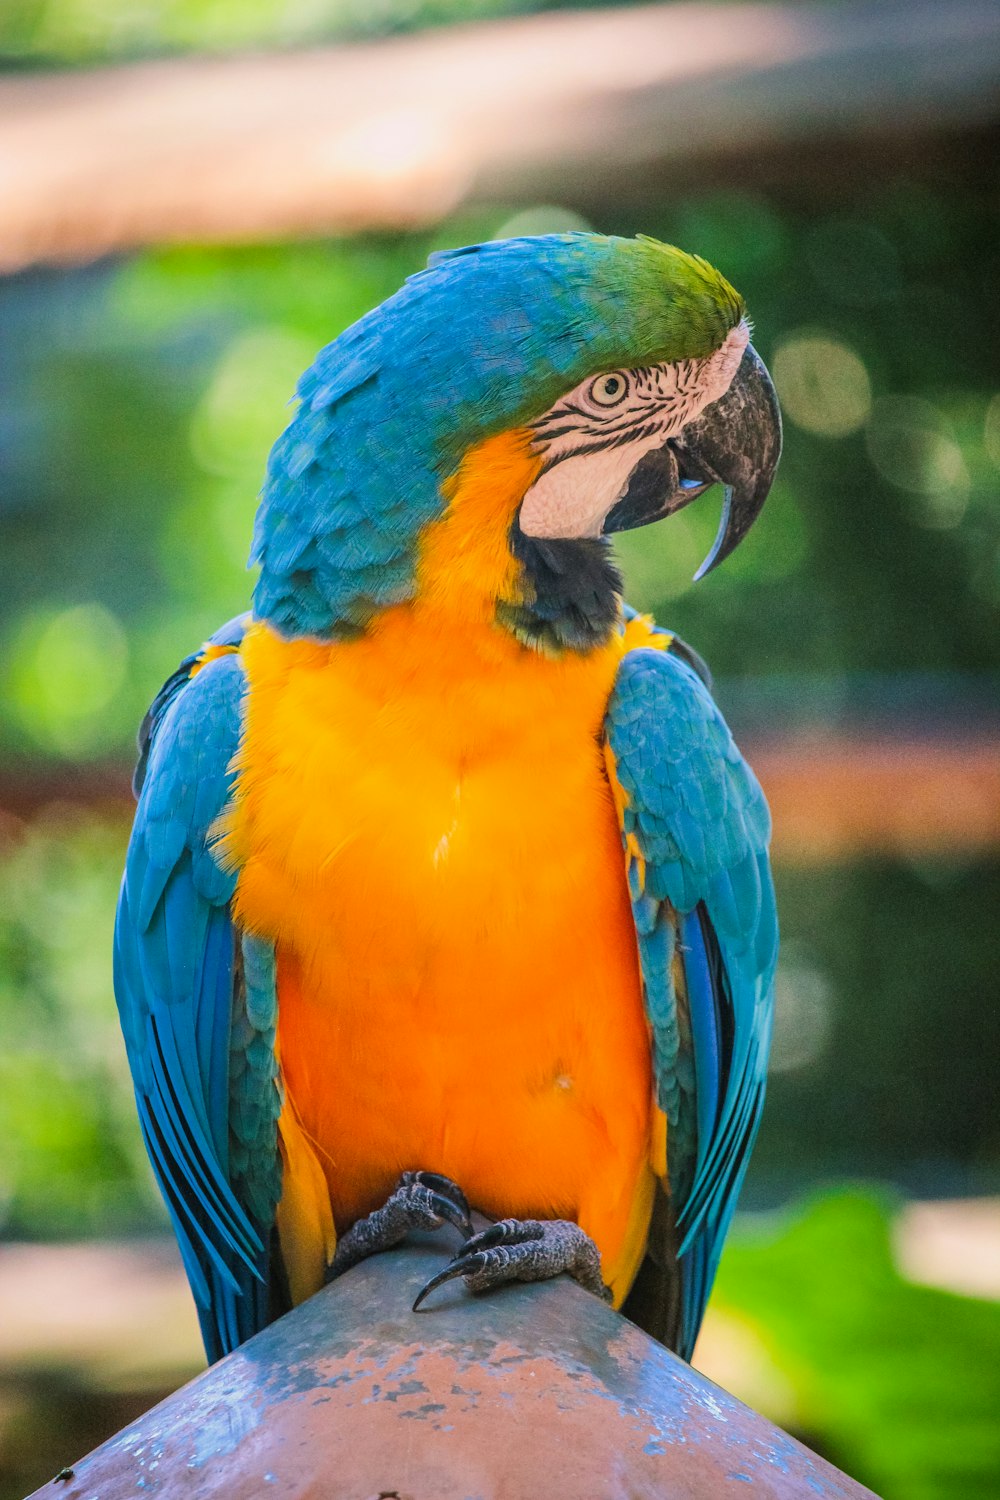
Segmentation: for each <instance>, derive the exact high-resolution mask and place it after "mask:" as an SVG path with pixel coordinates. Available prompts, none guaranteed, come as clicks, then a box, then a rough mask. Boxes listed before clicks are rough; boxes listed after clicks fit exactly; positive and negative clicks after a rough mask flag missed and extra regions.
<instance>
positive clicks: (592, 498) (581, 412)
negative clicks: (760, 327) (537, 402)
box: [520, 321, 750, 537]
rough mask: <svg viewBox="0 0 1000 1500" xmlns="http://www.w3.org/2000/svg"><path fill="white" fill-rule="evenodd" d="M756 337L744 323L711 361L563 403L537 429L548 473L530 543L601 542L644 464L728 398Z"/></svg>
mask: <svg viewBox="0 0 1000 1500" xmlns="http://www.w3.org/2000/svg"><path fill="white" fill-rule="evenodd" d="M749 338H750V330H749V328H748V326H747V324H746V322H745V321H744V322H741V323H739V324H737V326H736V327H735V328H732V329H730V331H729V333H728V334H727V335H726V338H725V341H724V342H723V343H722V344H721V345H720V347H719V348H718V349H716V351H715V353H714V354H710V355H708V356H707V357H706V358H705V359H681V360H678V361H677V363H676V364H663V365H647V366H645V367H644V368H641V369H636V370H611V371H608V372H607V373H606V374H603V375H596V376H591V377H590V378H589V379H588V380H585V381H584V382H583V383H582V384H581V385H578V386H576V387H575V388H574V389H573V390H572V391H570V392H569V393H568V394H567V395H565V396H562V397H560V399H559V400H558V401H557V402H556V403H555V405H554V406H553V407H551V408H550V409H549V410H548V411H547V412H546V413H545V415H544V416H543V417H540V418H539V419H538V421H537V422H535V423H534V429H533V430H534V434H535V447H536V449H537V450H538V452H539V453H541V455H542V458H543V464H544V467H543V469H542V472H541V474H540V475H539V476H538V478H537V479H536V480H535V483H534V484H533V485H532V486H531V489H530V490H528V492H527V494H526V495H525V497H524V499H523V501H522V502H521V512H520V526H521V530H522V531H523V532H524V534H525V536H537V537H579V536H600V534H601V528H602V526H603V525H604V520H605V517H606V516H607V514H608V512H609V510H611V508H612V506H613V505H615V504H617V502H618V501H619V500H620V499H621V498H622V496H623V494H624V493H625V490H626V488H627V486H628V480H629V476H630V475H631V473H632V470H633V469H634V468H635V466H636V464H637V463H638V462H639V460H640V459H641V458H643V457H644V455H645V454H647V453H649V452H650V451H651V450H652V449H653V448H662V446H663V444H664V443H665V442H666V440H667V439H668V438H671V437H675V436H676V435H677V433H679V432H680V431H681V429H682V428H683V427H686V426H687V424H688V423H689V422H692V421H693V420H694V419H695V417H698V416H700V415H701V413H702V411H704V409H705V407H706V406H710V405H711V403H712V402H713V401H718V399H719V397H720V396H724V395H725V393H726V391H727V390H728V389H729V387H730V385H731V383H732V379H733V376H734V375H735V374H736V371H737V370H738V369H739V364H740V360H741V359H742V358H743V351H744V350H745V349H746V346H747V343H748V341H749Z"/></svg>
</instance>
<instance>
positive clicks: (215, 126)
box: [0, 0, 1000, 1500]
mask: <svg viewBox="0 0 1000 1500" xmlns="http://www.w3.org/2000/svg"><path fill="white" fill-rule="evenodd" d="M527 12H539V13H538V14H527ZM474 21H475V22H477V24H471V23H472V22H474ZM455 23H460V24H455ZM998 28H1000V18H998V13H997V10H996V7H995V6H994V5H992V4H990V5H987V4H977V3H972V0H956V3H953V4H935V5H927V4H923V3H919V4H915V5H895V4H888V5H875V4H864V5H858V4H839V3H832V0H831V3H828V4H816V5H809V6H806V5H773V6H772V5H754V4H741V3H731V4H727V5H709V4H692V5H689V4H679V5H655V6H647V7H640V8H635V7H619V8H614V7H611V8H609V7H607V6H604V7H601V8H587V7H586V6H581V7H578V8H571V7H569V6H559V5H557V4H555V3H553V4H540V3H535V0H378V3H375V0H254V3H253V4H247V3H244V0H184V3H182V4H173V3H161V0H152V3H147V0H143V3H138V0H8V3H7V4H5V5H3V6H0V265H2V266H4V267H6V268H7V274H6V275H0V556H2V558H3V564H4V587H3V590H2V591H0V845H2V849H0V1140H2V1142H3V1149H2V1150H0V1235H2V1237H3V1240H4V1242H5V1243H4V1244H3V1245H2V1246H0V1497H3V1500H8V1497H14V1496H18V1495H20V1494H22V1493H23V1492H24V1490H25V1489H27V1488H30V1486H31V1484H32V1483H35V1482H40V1481H41V1480H42V1479H43V1478H45V1477H46V1476H47V1474H48V1472H49V1469H48V1467H47V1464H48V1453H47V1450H45V1449H44V1446H43V1444H42V1442H41V1438H40V1434H43V1433H44V1432H46V1431H49V1430H51V1429H52V1428H53V1426H57V1427H60V1428H61V1429H63V1430H65V1431H67V1432H69V1431H70V1430H72V1433H73V1437H74V1440H73V1442H72V1444H70V1446H72V1447H73V1448H74V1449H75V1450H77V1451H83V1450H84V1449H86V1448H88V1447H90V1446H91V1445H92V1444H93V1443H94V1442H96V1441H97V1440H98V1439H99V1438H101V1437H102V1436H104V1435H105V1434H106V1433H108V1432H110V1431H113V1430H114V1429H116V1428H117V1427H119V1426H121V1425H122V1423H123V1422H124V1421H125V1420H126V1419H127V1418H129V1417H131V1416H134V1415H136V1414H137V1413H138V1411H139V1410H141V1409H143V1407H144V1406H145V1405H148V1404H149V1403H150V1401H152V1400H153V1399H154V1398H155V1397H157V1396H158V1395H160V1394H162V1393H163V1392H164V1391H165V1390H166V1389H167V1388H168V1387H169V1386H170V1385H172V1384H174V1383H176V1382H177V1381H178V1380H179V1379H180V1378H181V1377H182V1376H183V1375H184V1374H186V1373H187V1372H188V1371H189V1370H190V1369H191V1368H192V1367H193V1362H194V1361H195V1359H196V1357H197V1355H196V1348H197V1346H196V1337H195V1334H194V1319H193V1312H192V1310H191V1309H190V1307H189V1305H188V1303H187V1301H186V1300H185V1298H184V1296H183V1295H182V1289H181V1287H180V1282H179V1279H178V1278H179V1270H178V1267H177V1264H176V1258H175V1253H174V1251H173V1249H172V1247H170V1246H168V1245H167V1244H166V1242H165V1241H160V1240H159V1239H158V1238H155V1237H156V1236H159V1235H161V1234H162V1233H163V1232H165V1229H166V1226H165V1223H164V1219H163V1213H162V1208H161V1205H160V1203H159V1199H158V1197H157V1195H156V1193H155V1190H154V1189H153V1187H152V1184H151V1182H150V1178H149V1173H148V1168H147V1166H146V1162H145V1157H144V1154H143V1151H142V1147H141V1144H140V1142H139V1139H138V1130H137V1126H136V1121H135V1113H134V1106H133V1103H132V1098H131V1088H130V1083H129V1079H128V1073H127V1069H126V1066H125V1060H124V1055H123V1050H122V1046H121V1040H120V1036H119V1033H118V1028H117V1021H116V1018H115V1014H114V1006H113V1001H112V996H111V974H110V945H111V925H112V920H113V911H114V903H115V895H116V887H117V882H118V879H119V874H120V870H121V863H122V857H123V850H124V842H125V838H126V836H127V827H128V817H129V806H130V803H129V795H128V788H127V779H128V768H129V761H130V757H131V746H132V740H133V736H134V732H135V726H136V724H137V723H138V721H139V719H140V718H141V716H142V713H143V712H144V710H145V707H146V705H147V703H148V702H149V699H150V698H151V696H152V694H153V693H154V692H155V690H156V688H157V687H158V685H159V683H160V682H161V681H162V680H163V679H164V678H165V677H166V675H167V674H168V673H169V672H170V671H171V670H172V669H173V667H174V666H175V665H176V663H177V661H178V660H179V658H180V657H181V656H182V655H184V654H185V653H186V652H188V651H189V650H191V649H192V648H193V647H194V646H196V645H197V644H198V643H199V642H200V641H201V640H203V639H204V638H205V637H206V636H207V635H208V634H209V633H210V632H211V631H212V630H214V629H215V627H216V626H217V625H218V624H219V623H220V622H221V621H222V620H224V619H226V618H227V617H228V616H230V615H232V614H235V613H237V612H240V611H242V610H244V609H245V608H246V606H247V602H248V599H249V592H250V588H251V584H252V580H251V579H250V578H248V577H247V574H246V572H245V559H246V554H247V549H248V541H249V535H250V529H251V524H252V517H253V511H254V506H255V497H256V492H257V490H258V488H259V485H260V480H261V475H262V473H263V468H264V463H265V460H266V456H267V452H268V448H269V446H270V444H271V442H272V441H273V439H274V438H275V437H276V435H277V434H278V432H279V431H280V430H281V428H282V426H283V425H284V423H285V422H286V420H287V415H288V413H287V403H288V400H289V397H290V395H291V393H292V391H293V389H294V383H295V380H296V378H297V376H298V374H299V373H300V371H301V370H302V369H303V368H304V367H305V366H306V365H307V364H308V363H309V362H310V361H311V360H312V358H313V356H314V354H315V352H316V350H317V349H318V348H319V346H320V345H321V344H323V343H325V342H326V341H327V340H329V339H330V338H332V337H334V336H335V335H336V334H337V333H338V332H339V331H340V330H341V329H342V328H344V327H345V326H347V324H349V323H350V322H351V321H352V320H353V319H355V318H356V317H358V316H360V315H361V314H362V313H363V312H364V311H366V310H367V308H369V307H370V306H372V305H374V304H375V303H377V302H378V301H380V300H381V299H382V298H384V297H386V296H388V295H389V294H390V293H391V292H393V291H394V290H395V289H396V287H397V286H398V285H399V284H400V282H401V281H402V279H403V278H404V277H405V276H407V275H409V274H411V273H412V272H414V271H416V270H417V269H419V268H420V266H421V265H422V264H423V263H424V261H425V259H426V256H427V254H428V253H429V252H430V251H431V250H433V249H436V248H440V247H441V246H444V245H449V244H456V243H462V242H468V241H470V240H475V239H480V238H491V237H498V236H502V235H506V234H516V233H540V232H547V231H550V230H558V229H570V228H586V227H592V228H596V229H599V230H602V231H607V232H613V233H628V234H631V233H634V232H636V231H637V230H641V231H644V232H646V233H650V234H654V235H658V236H659V237H661V238H664V239H668V240H671V241H673V242H676V243H679V244H682V245H684V246H685V247H686V248H688V249H691V250H695V251H697V252H698V253H700V254H702V255H704V256H706V257H707V258H708V259H710V260H712V261H713V262H714V263H716V264H717V265H719V266H720V268H721V269H722V270H724V271H725V272H726V273H727V274H728V275H729V276H730V277H731V279H732V280H733V282H734V283H735V284H736V285H737V286H738V287H739V289H740V290H741V291H742V292H743V293H744V294H745V295H746V297H747V301H748V304H749V307H750V310H751V313H752V315H753V317H754V319H755V322H756V333H755V342H756V343H757V345H758V347H759V348H760V349H761V352H762V354H763V355H764V357H765V359H766V360H767V362H768V364H769V366H770V367H771V369H772V370H773V372H774V376H775V381H776V384H777V386H778V389H779V393H780V395H781V399H782V404H783V408H784V412H785V418H786V452H785V457H784V459H783V461H782V468H781V471H780V473H779V476H778V481H777V484H776V486H775V489H774V491H773V493H772V496H771V498H770V499H769V501H768V505H767V508H766V510H765V512H764V514H763V516H762V518H761V520H760V522H759V524H758V526H757V527H756V528H755V531H754V535H753V538H752V539H751V542H750V544H749V545H748V546H746V547H744V548H741V549H740V551H739V552H738V553H737V554H735V555H734V557H733V558H731V559H730V560H729V561H728V562H727V564H726V566H725V567H724V568H722V569H721V570H720V571H719V572H718V573H717V574H713V575H712V577H711V578H710V579H709V580H708V581H706V582H705V583H703V584H700V585H698V586H697V587H693V586H692V583H691V575H692V573H693V572H694V570H695V568H696V567H697V565H698V562H699V561H700V559H701V558H702V557H703V556H704V555H705V553H706V552H707V550H708V547H709V544H710V541H711V537H712V535H713V534H714V530H715V522H716V516H715V515H713V514H712V509H713V508H712V505H711V503H709V502H704V503H703V504H702V505H701V506H697V507H691V508H690V509H688V510H685V511H684V512H682V513H681V514H679V515H677V516H675V517H673V518H671V519H670V520H669V521H668V522H666V523H664V524H663V525H661V526H658V527H656V528H652V529H651V530H649V531H647V532H644V533H641V534H635V535H632V536H627V537H625V538H623V539H622V544H621V548H620V552H621V557H622V561H623V564H624V568H625V573H626V582H627V589H628V595H629V598H630V600H631V602H632V603H634V604H635V605H637V606H639V607H641V608H647V609H653V610H655V611H656V613H657V615H658V617H659V618H660V619H661V620H662V621H663V622H664V623H666V624H668V625H670V626H671V627H672V628H674V629H676V630H677V631H679V633H680V634H681V635H683V636H684V637H686V638H687V639H689V640H690V641H691V642H692V643H693V644H694V645H695V646H696V647H697V648H698V650H699V651H701V652H702V653H703V654H704V655H705V656H706V657H707V659H708V660H709V662H710V663H711V666H712V668H713V670H714V671H715V674H716V679H717V692H718V696H719V699H720V702H721V703H722V705H723V707H724V709H725V711H726V712H727V714H728V715H729V717H730V719H731V721H732V723H733V725H734V728H735V731H736V734H737V738H738V739H739V741H740V743H741V744H742V745H743V746H744V748H745V749H746V750H747V752H748V754H749V755H750V757H751V759H752V760H753V762H754V764H755V765H756V767H757V769H758V771H759V773H760V775H761V779H762V781H763V782H764V784H765V786H766V789H767V791H768V794H769V796H770V798H771V801H772V804H773V808H774V814H775V824H776V829H775V854H776V862H777V871H776V873H777V880H778V885H779V901H780V908H781V914H782V925H783V932H784V947H783V959H782V964H781V969H780V973H779V984H778V1013H777V1024H776V1033H775V1045H774V1053H773V1068H772V1076H771V1080H770V1085H769V1089H770V1094H769V1103H768V1109H767V1111H766V1113H765V1121H764V1127H763V1131H762V1134H761V1138H760V1143H759V1146H758V1150H757V1152H756V1155H755V1158H754V1162H753V1165H752V1168H751V1172H750V1176H749V1178H748V1181H747V1187H746V1191H745V1194H744V1200H743V1201H744V1207H745V1210H746V1212H745V1213H744V1215H743V1216H742V1217H741V1218H740V1220H739V1222H738V1224H737V1227H736V1230H735V1233H734V1238H733V1241H732V1244H731V1247H730V1248H729V1249H728V1250H727V1252H726V1255H725V1257H724V1260H723V1265H722V1270H721V1274H720V1281H719V1287H718V1293H717V1296H716V1297H715V1299H714V1301H713V1308H712V1313H711V1316H710V1320H709V1323H708V1324H707V1326H706V1333H705V1336H704V1338H703V1339H702V1341H701V1343H700V1344H699V1348H698V1351H697V1353H696V1362H698V1363H700V1364H701V1365H703V1367H704V1368H706V1369H708V1370H709V1371H710V1372H711V1373H712V1374H713V1375H715V1376H716V1378H718V1379H719V1380H720V1381H721V1383H722V1384H724V1385H726V1386H728V1387H729V1388H730V1389H732V1390H734V1391H735V1392H736V1393H737V1394H738V1395H741V1396H743V1397H744V1398H745V1399H747V1400H748V1401H750V1403H751V1404H753V1405H755V1406H756V1407H758V1408H759V1409H761V1410H762V1411H764V1412H766V1413H767V1414H768V1415H769V1416H771V1417H772V1418H773V1419H774V1420H776V1421H778V1422H780V1423H782V1424H783V1425H785V1426H789V1427H791V1428H792V1429H793V1430H794V1431H795V1432H796V1433H798V1434H800V1435H802V1436H803V1437H804V1438H805V1440H806V1441H807V1442H809V1443H810V1444H811V1445H812V1446H814V1447H818V1448H819V1449H820V1451H822V1452H823V1453H825V1454H826V1455H827V1456H828V1457H830V1458H831V1459H832V1460H833V1461H834V1462H835V1463H837V1464H838V1465H839V1466H840V1467H842V1468H844V1469H846V1470H847V1471H848V1472H850V1473H853V1474H855V1475H856V1476H857V1477H858V1478H859V1479H861V1480H863V1481H864V1482H866V1483H867V1484H869V1485H870V1486H871V1487H872V1488H874V1489H875V1490H877V1491H879V1492H880V1493H881V1494H883V1495H885V1496H886V1497H887V1500H952V1497H961V1500H969V1497H973V1500H976V1497H982V1500H993V1497H995V1495H996V1494H997V1492H998V1490H1000V1452H998V1442H997V1431H996V1410H997V1405H998V1394H1000V1393H998V1392H997V1387H996V1380H997V1371H998V1370H1000V1327H998V1323H1000V1305H998V1302H997V1300H996V1299H997V1291H998V1289H997V1285H996V1277H995V1275H992V1276H991V1274H990V1271H989V1267H990V1266H991V1265H992V1266H994V1267H995V1266H996V1265H997V1264H1000V1221H998V1208H997V1204H998V1202H1000V1196H998V1195H1000V1123H998V1121H1000V1114H998V1111H997V1086H996V1080H997V1077H998V1076H1000V1030H998V1027H997V1025H996V1015H997V998H998V996H997V975H998V973H1000V924H998V923H997V920H996V913H997V910H998V909H1000V858H998V838H1000V795H998V794H1000V784H998V783H1000V743H998V742H1000V722H998V715H1000V710H998V703H1000V693H998V687H1000V628H998V627H1000V618H998V615H1000V610H998V605H1000V506H998V503H997V494H998V487H1000V373H998V367H997V361H996V352H995V351H996V349H997V348H998V347H1000V304H998V301H997V297H996V286H997V284H998V282H1000V248H998V247H1000V206H998V200H997V195H996V173H995V163H996V160H997V158H998V148H1000V132H998V129H997V121H998V114H1000V110H998V94H1000V87H998V80H1000V47H998V45H997V42H998V35H997V33H998ZM845 1179H847V1181H846V1182H845ZM861 1179H865V1180H867V1181H869V1182H874V1183H875V1184H876V1185H875V1186H874V1187H872V1186H868V1187H864V1188H860V1189H859V1188H858V1187H857V1186H856V1184H857V1183H858V1181H859V1180H861ZM851 1184H855V1186H852V1185H851ZM137 1235H139V1236H142V1238H141V1239H140V1240H135V1239H134V1237H135V1236H137ZM150 1236H153V1237H154V1239H150V1238H149V1237H150Z"/></svg>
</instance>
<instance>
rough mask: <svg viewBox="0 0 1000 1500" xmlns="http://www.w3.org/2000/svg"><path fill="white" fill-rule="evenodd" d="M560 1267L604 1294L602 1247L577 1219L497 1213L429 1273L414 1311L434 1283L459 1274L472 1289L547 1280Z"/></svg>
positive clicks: (434, 1286) (452, 1278)
mask: <svg viewBox="0 0 1000 1500" xmlns="http://www.w3.org/2000/svg"><path fill="white" fill-rule="evenodd" d="M563 1271H566V1272H568V1273H569V1275H570V1276H572V1277H573V1278H574V1280H576V1281H578V1282H579V1283H580V1285H581V1286H583V1287H585V1288H586V1290H587V1291H589V1292H593V1293H594V1295H595V1296H598V1297H601V1298H602V1299H603V1300H605V1301H607V1300H608V1296H609V1293H608V1289H607V1287H606V1286H605V1285H604V1279H603V1277H602V1275H601V1257H600V1252H599V1251H598V1249H597V1246H596V1245H595V1244H594V1242H593V1240H592V1239H591V1238H590V1237H589V1235H586V1234H584V1232H583V1230H582V1229H581V1228H580V1226H579V1225H578V1224H574V1223H572V1222H570V1221H569V1220H565V1219H544V1220H543V1219H523V1220H522V1219H500V1220H499V1221H498V1222H497V1223H496V1224H491V1225H490V1226H489V1228H488V1229H483V1230H481V1231H480V1233H479V1234H474V1235H473V1236H472V1237H471V1239H468V1240H466V1242H465V1244H464V1245H463V1246H462V1248H461V1249H460V1250H459V1252H458V1254H457V1255H456V1256H455V1257H454V1259H453V1260H452V1261H451V1263H450V1264H449V1265H447V1266H445V1268H444V1270H443V1271H439V1272H438V1274H437V1275H436V1276H432V1277H431V1279H430V1281H428V1282H427V1284H426V1285H425V1286H424V1287H422V1288H421V1290H420V1292H419V1293H418V1295H417V1298H416V1301H415V1302H414V1304H413V1311H414V1312H416V1311H417V1309H418V1308H419V1307H420V1304H421V1303H422V1302H423V1301H424V1299H425V1298H426V1297H427V1296H428V1295H429V1294H430V1293H431V1292H433V1291H434V1289H435V1288H436V1287H439V1286H443V1285H444V1283H445V1282H446V1281H452V1280H454V1279H455V1278H456V1277H458V1276H461V1277H462V1278H463V1280H464V1281H465V1284H466V1286H467V1287H468V1288H469V1290H470V1291H471V1292H488V1291H492V1290H493V1289H494V1288H495V1287H498V1286H502V1285H503V1284H504V1283H505V1282H508V1281H547V1280H548V1279H549V1278H550V1277H552V1276H558V1275H560V1273H561V1272H563Z"/></svg>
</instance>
